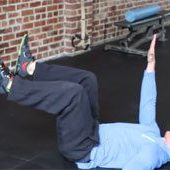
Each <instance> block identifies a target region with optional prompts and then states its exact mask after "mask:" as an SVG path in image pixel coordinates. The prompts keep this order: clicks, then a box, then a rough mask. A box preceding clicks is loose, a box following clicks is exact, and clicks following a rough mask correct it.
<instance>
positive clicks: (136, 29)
mask: <svg viewBox="0 0 170 170" xmlns="http://www.w3.org/2000/svg"><path fill="white" fill-rule="evenodd" d="M169 17H170V11H161V12H160V13H159V14H156V15H154V16H152V17H148V18H145V19H142V20H138V21H136V22H128V21H125V20H124V21H120V22H115V26H117V27H119V28H121V29H128V30H129V34H128V35H127V36H126V37H125V38H124V39H121V40H119V45H111V44H106V45H105V47H104V49H105V50H106V51H107V50H114V51H119V52H125V53H129V54H137V55H141V56H143V57H146V56H147V51H144V50H141V49H139V47H140V46H141V45H142V44H144V43H146V42H148V41H150V40H151V39H152V37H153V34H154V33H155V32H156V33H157V34H158V37H159V41H165V40H166V38H165V34H166V30H165V21H166V20H167V19H168V18H169ZM136 37H137V40H135V38H136Z"/></svg>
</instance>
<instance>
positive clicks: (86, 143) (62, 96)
mask: <svg viewBox="0 0 170 170" xmlns="http://www.w3.org/2000/svg"><path fill="white" fill-rule="evenodd" d="M8 100H10V101H15V102H17V103H20V104H22V105H28V106H31V107H34V108H37V109H40V110H43V111H46V112H48V113H52V114H54V115H55V116H56V123H57V136H58V146H59V150H60V152H61V153H62V154H63V156H65V157H66V158H67V159H69V160H72V161H77V160H80V159H83V158H84V157H86V155H88V154H89V153H90V151H91V149H92V148H93V147H94V146H95V145H96V144H98V142H99V137H98V122H97V120H95V119H94V118H93V117H92V114H91V109H90V105H89V100H88V97H87V94H86V92H85V91H84V88H82V86H80V85H78V84H75V83H70V82H64V81H50V82H43V81H29V80H23V79H21V78H20V77H19V76H16V77H15V79H14V81H13V84H12V88H11V91H10V93H9V94H8Z"/></svg>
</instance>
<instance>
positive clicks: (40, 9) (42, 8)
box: [35, 7, 46, 13]
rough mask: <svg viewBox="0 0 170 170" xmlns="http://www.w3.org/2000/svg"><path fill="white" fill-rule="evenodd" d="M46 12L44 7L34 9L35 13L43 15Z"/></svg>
mask: <svg viewBox="0 0 170 170" xmlns="http://www.w3.org/2000/svg"><path fill="white" fill-rule="evenodd" d="M43 12H46V7H41V8H36V9H35V13H43Z"/></svg>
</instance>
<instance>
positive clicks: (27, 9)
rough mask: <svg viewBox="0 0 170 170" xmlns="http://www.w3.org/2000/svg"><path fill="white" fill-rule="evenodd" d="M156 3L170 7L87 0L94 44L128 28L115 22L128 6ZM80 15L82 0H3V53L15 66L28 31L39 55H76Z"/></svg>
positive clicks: (139, 0)
mask: <svg viewBox="0 0 170 170" xmlns="http://www.w3.org/2000/svg"><path fill="white" fill-rule="evenodd" d="M153 3H159V4H161V5H162V6H163V8H164V9H170V1H169V0H85V10H86V19H87V31H88V34H89V36H90V38H91V40H92V44H93V45H96V44H98V43H103V42H104V40H111V39H113V38H116V37H119V36H120V35H122V34H123V33H124V32H122V31H118V30H117V28H116V27H115V26H114V22H115V21H118V20H121V19H123V14H124V12H125V11H127V10H128V9H131V8H135V7H140V6H143V5H148V4H153ZM80 19H81V9H80V0H0V52H2V54H1V57H2V58H3V59H4V60H5V61H6V63H8V64H9V65H10V66H11V67H13V65H14V64H15V62H16V58H17V55H18V54H17V51H18V49H19V44H20V42H21V38H22V36H23V35H24V34H25V33H28V34H29V37H30V46H31V51H32V53H33V55H35V56H36V57H37V58H38V59H42V58H43V59H44V58H47V59H48V58H53V57H55V56H60V55H63V54H72V55H74V54H75V50H74V48H73V47H72V45H71V38H72V36H73V35H74V34H75V33H80ZM3 30H4V31H3Z"/></svg>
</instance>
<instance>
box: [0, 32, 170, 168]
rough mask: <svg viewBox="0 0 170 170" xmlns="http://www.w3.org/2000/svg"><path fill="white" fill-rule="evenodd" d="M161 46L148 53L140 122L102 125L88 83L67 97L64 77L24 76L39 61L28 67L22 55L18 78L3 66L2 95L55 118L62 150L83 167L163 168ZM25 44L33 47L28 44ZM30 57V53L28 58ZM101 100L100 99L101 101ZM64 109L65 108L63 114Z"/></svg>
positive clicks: (169, 153) (168, 142) (167, 142)
mask: <svg viewBox="0 0 170 170" xmlns="http://www.w3.org/2000/svg"><path fill="white" fill-rule="evenodd" d="M155 43H156V35H154V38H153V40H152V43H151V46H150V49H149V51H148V58H147V59H148V64H147V67H146V70H145V71H144V77H143V81H142V87H141V99H140V111H139V124H131V123H108V124H100V125H99V124H98V121H97V116H96V115H98V112H96V114H94V111H93V110H94V109H92V108H93V107H92V106H91V103H92V102H90V100H91V98H90V97H89V94H88V92H87V90H86V88H87V87H86V86H85V85H84V84H83V85H82V82H83V79H82V81H80V82H81V83H80V82H79V83H78V84H79V85H78V86H77V85H76V87H75V89H77V88H78V89H79V90H77V91H76V92H75V91H74V90H75V89H74V88H73V89H74V90H73V89H72V88H71V89H69V90H73V92H74V93H73V94H72V93H71V94H72V95H71V94H70V93H69V92H70V91H69V92H68V91H67V90H65V91H64V92H65V93H62V94H63V95H65V96H67V97H65V98H63V96H62V94H60V93H59V92H60V90H61V89H62V87H63V86H64V87H65V86H68V85H67V83H68V82H67V81H66V82H65V83H66V84H65V83H63V86H57V82H58V81H59V82H60V80H59V79H58V80H50V81H47V80H38V81H37V80H35V79H33V80H32V81H30V80H27V79H25V78H24V79H23V78H21V77H22V74H21V73H22V72H23V71H24V70H26V73H27V74H28V72H29V69H28V66H30V65H31V63H34V62H33V61H32V60H31V63H30V62H28V63H27V64H25V63H26V62H25V61H24V62H21V61H23V60H21V59H22V55H20V57H19V60H18V63H19V64H17V69H16V70H17V75H16V76H13V75H10V74H9V73H8V71H7V69H5V66H4V65H2V66H1V87H2V89H1V92H3V93H4V92H6V93H7V99H8V100H12V101H16V102H18V103H20V104H24V105H29V106H32V107H34V108H38V109H41V110H45V111H47V112H49V113H53V114H55V115H56V124H57V136H58V140H59V141H58V142H59V143H58V147H59V150H60V152H61V154H62V155H63V156H64V157H66V158H67V159H69V160H71V161H74V162H75V163H76V164H77V166H78V168H80V169H90V168H95V167H104V168H122V169H123V170H132V169H135V170H136V169H138V170H152V169H154V168H159V167H161V166H162V165H163V164H165V163H167V162H168V161H170V132H169V131H167V132H166V133H165V136H164V137H161V136H160V129H159V127H158V125H157V123H156V93H157V91H156V83H155ZM24 44H26V43H24ZM25 46H26V47H28V45H25ZM23 49H25V48H23ZM23 51H24V50H23ZM23 55H25V54H24V53H23ZM28 56H29V55H27V54H26V57H25V58H27V57H28ZM37 64H38V63H37ZM37 64H35V67H34V66H33V69H30V70H33V71H31V73H32V74H31V75H33V77H36V74H37V73H36V69H37V68H36V67H37V66H38V65H37ZM39 65H40V64H39ZM25 66H26V67H25ZM18 67H19V69H18ZM49 67H53V66H49ZM55 67H57V66H55ZM31 68H32V67H31ZM49 69H50V68H49ZM50 73H51V74H52V75H50V74H49V76H54V73H53V72H50ZM41 74H42V77H43V74H44V73H43V72H41V73H40V75H41ZM55 74H57V72H55ZM95 82H96V81H95ZM93 83H94V81H93ZM89 84H90V83H89ZM95 84H96V83H95ZM80 85H81V86H82V87H81V90H80V87H79V86H80ZM74 86H75V84H74ZM51 87H52V88H51ZM85 87H86V88H85ZM57 89H58V90H59V92H58V90H57ZM94 89H95V90H96V89H97V88H94ZM94 89H93V90H94ZM44 90H45V91H44ZM46 91H47V92H46ZM41 93H42V94H43V95H42V94H41ZM53 93H54V94H53ZM58 93H59V94H60V95H59V97H58ZM39 95H40V96H39ZM55 95H57V98H55ZM95 99H96V101H97V97H96V98H95ZM31 100H33V101H31ZM60 100H62V102H60ZM65 100H66V101H67V102H66V103H67V105H65V104H66V103H65ZM63 102H64V103H63ZM60 105H62V107H61V106H60ZM58 107H60V108H62V109H61V110H59V109H58ZM84 110H85V111H84ZM96 110H97V109H96Z"/></svg>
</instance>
